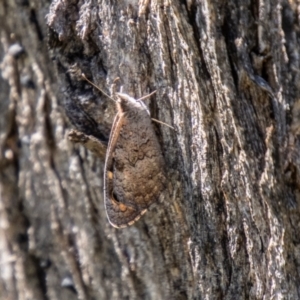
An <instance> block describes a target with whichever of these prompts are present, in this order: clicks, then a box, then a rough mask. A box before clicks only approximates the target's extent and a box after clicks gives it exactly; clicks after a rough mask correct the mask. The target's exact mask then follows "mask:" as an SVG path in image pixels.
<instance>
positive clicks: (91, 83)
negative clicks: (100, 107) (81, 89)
mask: <svg viewBox="0 0 300 300" xmlns="http://www.w3.org/2000/svg"><path fill="white" fill-rule="evenodd" d="M81 76H82V78H83V79H84V80H86V81H87V82H88V83H89V84H90V85H92V86H93V87H94V88H96V89H97V90H98V91H100V92H101V93H102V94H104V95H105V96H106V97H107V98H109V99H110V100H112V101H114V102H117V101H116V100H114V99H113V98H112V97H110V96H109V95H108V94H106V93H105V92H104V91H103V90H101V89H100V88H99V87H98V86H97V85H96V84H94V83H93V82H91V81H90V80H88V79H87V78H86V76H85V74H84V73H81Z"/></svg>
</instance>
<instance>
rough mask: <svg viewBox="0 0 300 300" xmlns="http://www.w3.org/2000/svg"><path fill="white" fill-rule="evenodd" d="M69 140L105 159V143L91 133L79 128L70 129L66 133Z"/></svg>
mask: <svg viewBox="0 0 300 300" xmlns="http://www.w3.org/2000/svg"><path fill="white" fill-rule="evenodd" d="M68 139H69V141H71V142H73V143H75V144H77V143H78V144H81V145H83V146H84V147H85V148H87V149H88V150H90V151H91V152H92V153H93V154H95V155H96V156H98V157H100V158H101V159H102V160H104V159H105V155H106V149H107V143H106V142H102V141H100V140H99V139H97V138H96V137H94V136H92V135H87V134H85V133H83V132H81V131H79V130H75V129H72V130H71V131H70V132H69V134H68Z"/></svg>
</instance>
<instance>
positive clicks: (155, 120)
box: [151, 118, 175, 130]
mask: <svg viewBox="0 0 300 300" xmlns="http://www.w3.org/2000/svg"><path fill="white" fill-rule="evenodd" d="M151 120H152V121H154V122H156V123H160V124H163V125H166V126H167V127H170V128H172V129H173V130H175V128H174V127H173V126H171V125H169V124H167V123H164V122H162V121H159V120H157V119H154V118H151Z"/></svg>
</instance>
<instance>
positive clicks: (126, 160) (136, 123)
mask: <svg viewBox="0 0 300 300" xmlns="http://www.w3.org/2000/svg"><path fill="white" fill-rule="evenodd" d="M123 97H124V98H123ZM165 183H166V178H165V175H164V159H163V156H162V153H161V149H160V145H159V142H158V140H157V137H156V134H155V132H154V129H153V127H152V122H151V118H150V116H149V113H148V112H147V109H146V108H145V106H144V105H143V104H142V103H139V102H138V101H137V100H135V99H133V98H131V97H129V96H127V95H124V94H120V105H119V109H118V114H117V116H116V118H115V120H114V124H113V128H112V131H111V136H110V140H109V145H108V150H107V156H106V162H105V170H104V186H105V190H104V197H105V207H106V213H107V216H108V219H109V222H110V223H111V224H112V225H113V226H114V227H118V228H122V227H126V226H128V225H132V224H133V223H134V222H135V221H137V220H138V219H139V218H140V217H141V216H142V215H143V214H144V213H145V212H146V210H147V208H148V207H149V206H150V205H151V204H152V203H154V202H156V201H157V200H158V198H159V196H160V194H161V192H162V190H163V189H164V188H165Z"/></svg>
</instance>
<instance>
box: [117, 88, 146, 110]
mask: <svg viewBox="0 0 300 300" xmlns="http://www.w3.org/2000/svg"><path fill="white" fill-rule="evenodd" d="M117 96H118V108H119V109H120V110H121V111H122V112H129V111H132V110H146V111H147V113H148V114H150V113H149V110H148V108H147V106H146V105H145V103H144V102H143V101H141V100H136V99H134V98H132V97H130V96H129V95H127V94H123V93H117Z"/></svg>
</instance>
